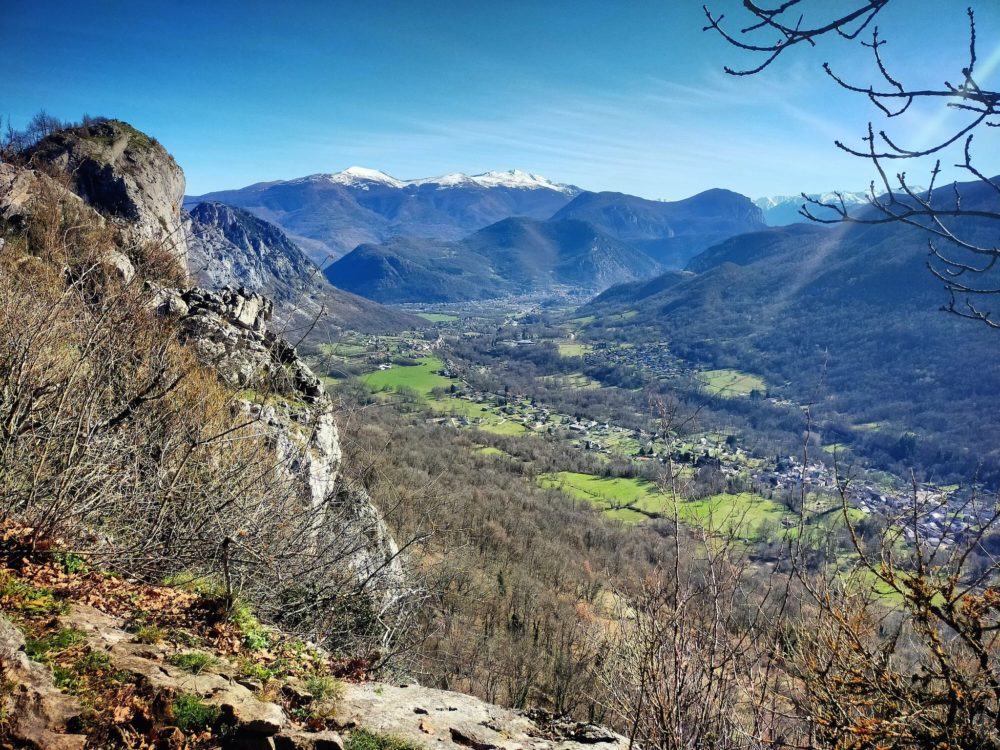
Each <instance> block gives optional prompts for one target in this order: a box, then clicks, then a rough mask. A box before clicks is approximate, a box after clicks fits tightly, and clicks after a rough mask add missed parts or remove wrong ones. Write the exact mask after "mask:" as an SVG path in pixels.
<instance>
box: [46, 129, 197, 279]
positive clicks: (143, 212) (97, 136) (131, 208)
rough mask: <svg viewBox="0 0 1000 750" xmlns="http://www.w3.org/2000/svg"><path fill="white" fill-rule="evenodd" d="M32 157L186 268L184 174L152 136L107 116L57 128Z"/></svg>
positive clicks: (135, 235) (134, 235)
mask: <svg viewBox="0 0 1000 750" xmlns="http://www.w3.org/2000/svg"><path fill="white" fill-rule="evenodd" d="M30 159H31V163H32V164H35V165H38V166H39V167H49V168H55V169H58V170H60V171H62V172H64V173H66V174H68V175H69V176H70V180H71V182H72V184H71V189H72V190H73V192H75V193H76V194H77V195H79V196H80V197H81V198H83V199H84V200H85V201H86V202H87V203H88V204H90V205H91V206H93V207H94V208H96V209H97V210H98V211H100V212H101V213H102V214H104V215H105V216H108V217H111V218H112V219H114V220H115V221H116V222H117V223H119V224H121V225H122V226H123V227H124V228H125V229H126V230H127V231H128V232H129V233H130V234H131V236H132V239H133V240H134V241H135V242H137V243H141V242H162V243H164V244H165V245H166V246H167V247H168V248H169V249H170V250H171V251H172V252H173V253H174V254H175V255H176V257H177V258H178V260H180V261H181V262H182V264H183V265H184V267H185V268H186V267H187V243H186V238H185V233H184V229H183V227H182V225H181V203H182V201H183V199H184V173H183V172H182V171H181V168H180V167H178V166H177V163H176V162H175V161H174V159H173V157H172V156H171V155H170V154H169V153H167V151H166V149H164V148H163V146H161V145H160V144H159V143H157V142H156V141H155V140H154V139H152V138H150V137H149V136H148V135H146V134H145V133H142V132H140V131H138V130H136V129H135V128H133V127H132V126H131V125H129V124H128V123H126V122H121V121H120V120H107V121H104V122H98V123H94V124H91V125H85V126H82V127H79V128H71V129H69V130H62V131H59V132H57V133H53V134H52V135H50V136H48V137H47V138H45V139H43V140H42V141H41V142H39V143H38V145H37V146H35V147H34V149H32V151H31V154H30Z"/></svg>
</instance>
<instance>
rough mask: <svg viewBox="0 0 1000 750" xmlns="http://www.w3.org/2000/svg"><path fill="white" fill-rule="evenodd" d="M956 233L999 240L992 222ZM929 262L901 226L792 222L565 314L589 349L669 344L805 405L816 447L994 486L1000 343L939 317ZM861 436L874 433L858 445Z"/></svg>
mask: <svg viewBox="0 0 1000 750" xmlns="http://www.w3.org/2000/svg"><path fill="white" fill-rule="evenodd" d="M959 189H960V192H961V195H962V206H963V208H966V209H969V210H973V209H975V208H977V207H981V208H984V209H989V208H991V207H993V208H995V205H996V203H995V200H996V198H995V193H992V192H991V191H990V190H989V189H988V186H985V185H984V184H983V183H969V184H965V185H960V186H959ZM951 190H952V187H951V186H948V187H946V188H941V189H940V193H939V194H938V195H937V196H936V201H937V202H938V204H939V205H946V204H947V203H948V202H949V201H950V200H951V197H950V191H951ZM863 210H866V211H872V210H874V209H871V208H868V209H863ZM962 231H963V233H964V234H965V236H967V237H971V238H974V239H978V240H980V241H982V242H983V243H985V244H990V243H993V242H995V239H996V237H995V232H996V229H995V227H990V226H988V222H987V223H986V224H976V223H974V222H973V221H971V220H965V224H964V226H963V228H962ZM926 262H927V235H926V234H925V233H923V232H921V231H920V230H919V229H916V228H912V227H907V226H904V225H902V224H899V223H889V224H882V225H863V224H838V225H835V226H833V227H829V226H824V225H816V224H795V225H791V226H786V227H775V228H769V229H764V230H761V231H757V232H751V233H748V234H742V235H738V236H735V237H731V238H729V239H727V240H725V241H724V242H722V243H720V244H718V245H716V246H714V247H712V248H709V249H707V250H705V251H704V252H703V253H701V254H699V255H698V256H696V257H695V258H693V259H692V260H691V262H690V263H689V264H688V266H687V269H686V270H685V271H671V272H668V273H666V274H664V275H661V276H659V277H657V278H655V279H651V280H646V281H641V282H636V283H630V284H625V285H621V286H617V287H613V288H611V289H609V290H607V291H606V292H604V293H603V294H601V295H600V296H599V297H597V298H596V299H595V300H593V301H592V302H591V303H590V304H589V305H587V306H585V307H583V308H581V309H580V311H578V312H576V313H574V314H575V315H593V316H595V321H594V323H592V324H591V328H590V331H589V335H591V336H593V337H595V338H596V339H602V340H606V339H619V340H622V339H624V340H633V341H640V340H645V341H657V342H662V341H669V346H670V348H671V350H672V351H673V352H674V353H676V354H678V355H679V356H682V357H684V358H685V359H688V360H690V361H693V362H695V363H699V364H701V365H702V366H706V367H737V368H739V369H740V370H746V371H749V372H752V373H754V374H757V375H760V376H762V377H763V378H764V379H765V380H766V381H767V383H769V385H770V386H771V388H772V389H773V392H774V393H775V394H776V395H778V396H779V397H782V398H790V399H792V400H794V401H796V402H798V403H812V404H814V407H813V409H814V416H818V415H822V417H823V419H824V420H825V422H826V429H827V430H829V431H830V435H829V437H828V438H825V440H826V442H850V441H851V440H852V439H860V438H861V437H863V438H864V439H865V440H867V441H869V442H871V443H872V446H873V449H874V450H876V451H878V450H881V451H884V453H885V455H888V456H890V457H891V458H893V459H897V458H898V459H901V460H902V459H914V460H916V463H918V464H920V465H922V466H925V467H933V466H951V467H953V469H958V468H959V467H961V470H962V471H966V472H967V474H966V475H967V476H970V475H972V474H973V473H975V472H976V471H977V470H979V469H980V468H982V472H983V474H984V475H985V474H986V473H990V479H991V481H998V480H1000V447H998V446H1000V423H998V422H997V421H996V420H995V419H994V418H993V416H992V415H991V414H988V413H986V412H984V410H983V407H982V405H983V403H984V401H983V399H984V398H989V396H988V395H987V394H994V393H997V392H1000V339H998V338H997V335H996V334H995V333H992V332H990V331H988V330H987V329H986V327H985V326H983V325H982V324H978V323H974V322H971V321H966V320H961V319H959V318H957V317H955V316H953V315H947V314H945V313H943V312H940V311H939V308H940V306H941V304H942V303H944V302H945V301H946V300H947V297H946V295H945V292H944V291H942V289H941V284H940V282H938V281H936V280H935V279H934V278H933V277H932V276H931V274H930V273H929V272H928V271H927V268H926ZM992 281H993V285H994V286H996V285H1000V278H998V277H997V276H996V275H995V276H994V278H993V280H992ZM989 283H990V282H987V285H989ZM626 312H629V313H630V315H627V316H623V313H626ZM973 373H974V375H973ZM857 424H869V425H881V427H880V428H879V429H878V430H875V428H866V429H870V430H872V431H870V432H869V433H864V434H863V435H861V434H860V433H859V432H858V430H857V429H856V428H852V427H851V425H857ZM903 433H912V434H913V435H915V436H916V448H915V450H916V451H917V455H914V454H912V453H909V454H908V453H907V451H911V449H913V446H912V445H911V444H909V443H907V445H906V446H902V445H901V444H900V443H898V442H897V441H899V439H900V436H901V435H902V434H903ZM859 435H860V437H859ZM986 467H989V468H988V471H987V468H986Z"/></svg>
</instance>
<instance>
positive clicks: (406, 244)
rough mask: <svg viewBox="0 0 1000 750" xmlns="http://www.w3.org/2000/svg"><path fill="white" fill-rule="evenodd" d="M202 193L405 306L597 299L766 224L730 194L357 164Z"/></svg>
mask: <svg viewBox="0 0 1000 750" xmlns="http://www.w3.org/2000/svg"><path fill="white" fill-rule="evenodd" d="M193 200H194V199H188V205H191V204H192V201H193ZM201 200H202V201H208V202H220V203H225V204H228V205H233V206H238V207H241V208H244V209H245V210H247V211H249V212H251V213H253V214H255V215H256V216H258V217H260V218H262V219H265V220H267V221H270V222H274V223H275V224H277V225H279V226H281V227H282V228H283V229H284V230H285V231H286V232H288V233H289V234H290V236H291V238H292V239H293V240H295V242H296V243H297V244H299V245H300V246H301V247H302V248H303V249H304V250H306V252H307V253H308V254H309V255H310V257H311V258H312V259H313V261H314V262H315V263H316V264H317V265H319V266H323V265H325V261H326V259H328V258H330V257H331V256H332V257H336V258H339V260H337V261H336V262H335V263H333V264H331V265H329V267H327V268H326V278H327V279H329V281H330V282H331V283H332V284H334V285H335V286H338V287H340V288H341V289H345V290H348V291H351V292H355V293H357V294H360V295H362V296H365V297H369V298H371V299H374V300H378V301H381V302H395V303H399V302H447V301H459V300H469V299H489V298H495V297H501V296H508V295H512V294H529V293H539V292H542V293H544V292H549V291H553V292H554V291H557V290H565V289H572V290H573V291H574V292H576V293H578V294H579V293H583V294H587V293H596V292H600V291H601V290H603V289H605V288H607V287H608V286H610V285H612V284H617V283H621V282H623V281H628V280H632V279H642V278H648V277H649V276H651V275H653V274H655V273H657V272H659V271H662V270H663V269H664V268H671V267H675V268H677V267H681V266H683V265H684V264H685V263H686V262H687V261H688V260H689V259H690V258H691V257H692V256H693V255H695V254H697V253H698V252H700V251H701V250H703V249H705V248H706V247H709V246H710V245H713V244H715V243H716V242H719V241H720V240H723V239H725V238H727V237H731V236H732V235H734V234H739V233H742V232H749V231H753V230H756V229H761V228H763V227H764V226H765V224H764V221H763V217H762V214H761V211H760V209H759V208H757V207H756V206H755V205H754V204H753V202H752V201H750V199H749V198H746V197H745V196H742V195H739V194H737V193H733V192H730V191H728V190H709V191H706V192H704V193H701V194H699V195H696V196H693V197H691V198H688V199H685V200H681V201H675V202H666V201H653V200H646V199H644V198H638V197H636V196H633V195H625V194H623V193H610V192H606V193H590V192H584V191H581V190H580V188H578V187H575V186H572V185H563V184H560V183H556V182H553V181H551V180H548V179H547V178H545V177H541V176H539V175H535V174H530V173H527V172H521V171H518V170H512V171H508V172H486V173H484V174H479V175H472V176H469V175H466V174H461V173H455V174H448V175H444V176H441V177H433V178H426V179H419V180H399V179H397V178H395V177H392V176H390V175H388V174H386V173H385V172H380V171H378V170H374V169H366V168H362V167H351V168H350V169H346V170H344V171H342V172H337V173H334V174H317V175H311V176H309V177H302V178H300V179H296V180H288V181H283V182H269V183H258V184H256V185H251V186H249V187H246V188H242V189H240V190H230V191H222V192H216V193H210V194H208V195H207V196H202V199H201Z"/></svg>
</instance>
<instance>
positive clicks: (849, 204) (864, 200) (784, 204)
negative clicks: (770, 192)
mask: <svg viewBox="0 0 1000 750" xmlns="http://www.w3.org/2000/svg"><path fill="white" fill-rule="evenodd" d="M808 196H809V197H810V198H812V199H813V200H818V201H820V202H821V203H832V204H835V205H838V204H839V203H840V201H841V200H843V202H844V207H845V208H846V209H847V210H848V211H854V210H856V209H858V208H861V207H863V206H867V205H868V192H867V191H861V192H851V191H848V190H843V191H840V192H836V191H831V192H828V193H809V194H808ZM754 203H756V204H757V206H758V207H759V208H760V210H761V211H762V212H763V215H764V221H765V222H766V223H767V225H768V226H770V227H783V226H787V225H789V224H798V223H801V222H805V221H809V219H807V218H806V217H805V216H803V215H802V214H801V213H799V212H800V210H801V209H802V206H803V205H805V204H806V200H805V199H804V198H803V197H802V195H801V194H799V195H776V196H774V197H772V198H758V199H757V200H755V201H754ZM809 208H810V210H811V211H812V213H813V215H814V216H816V217H818V218H821V219H827V218H830V219H834V218H836V217H837V214H836V212H834V211H831V210H830V209H824V208H822V207H820V206H816V205H812V204H810V207H809Z"/></svg>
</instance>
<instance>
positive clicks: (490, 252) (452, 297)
mask: <svg viewBox="0 0 1000 750" xmlns="http://www.w3.org/2000/svg"><path fill="white" fill-rule="evenodd" d="M660 268H661V267H660V266H659V264H657V263H656V261H654V260H653V259H652V258H650V257H649V256H647V255H645V254H644V253H642V252H640V251H639V250H636V249H635V248H634V247H632V246H631V245H628V244H627V243H624V242H622V241H621V240H618V239H616V238H614V237H611V236H609V235H607V234H605V233H603V232H601V231H600V230H598V229H596V228H595V227H594V226H592V225H591V224H588V223H587V222H583V221H577V220H575V219H553V220H551V221H538V220H536V219H525V218H509V219H504V220H503V221H499V222H497V223H496V224H491V225H490V226H488V227H486V228H485V229H481V230H479V231H478V232H476V233H474V234H472V235H470V236H469V237H467V238H465V239H463V240H459V241H456V242H445V241H440V240H425V239H417V238H396V239H393V240H390V241H389V242H387V243H384V244H381V245H375V244H365V245H361V246H359V247H357V248H355V249H354V250H353V251H352V252H350V253H348V254H347V255H346V256H344V257H343V258H341V259H340V260H338V261H337V262H335V263H333V264H331V265H330V266H329V267H328V268H327V269H326V276H327V278H328V279H329V280H330V282H331V283H333V284H335V285H336V286H339V287H340V288H342V289H347V290H349V291H352V292H355V293H357V294H360V295H363V296H366V297H370V298H372V299H375V300H378V301H380V302H455V301H463V300H473V299H489V298H494V297H502V296H508V295H516V294H529V293H535V292H554V291H556V290H558V289H559V288H569V289H571V290H572V291H573V292H575V293H577V294H579V293H581V292H583V293H596V292H598V291H601V290H602V289H606V288H607V287H608V286H610V285H612V284H617V283H621V282H623V281H629V280H632V279H637V278H644V277H647V276H650V275H652V274H653V273H655V272H657V271H658V270H660Z"/></svg>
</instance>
